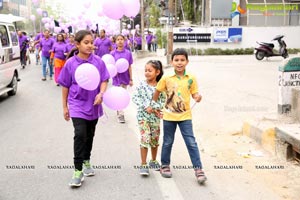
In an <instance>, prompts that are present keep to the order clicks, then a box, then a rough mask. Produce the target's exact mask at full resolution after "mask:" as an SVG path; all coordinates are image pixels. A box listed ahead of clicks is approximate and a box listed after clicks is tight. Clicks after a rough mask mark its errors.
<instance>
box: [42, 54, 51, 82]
mask: <svg viewBox="0 0 300 200" xmlns="http://www.w3.org/2000/svg"><path fill="white" fill-rule="evenodd" d="M47 62H48V66H49V73H50V74H49V75H50V77H52V75H53V67H52V64H51V63H50V56H49V57H45V56H42V67H43V77H45V78H46V67H47Z"/></svg>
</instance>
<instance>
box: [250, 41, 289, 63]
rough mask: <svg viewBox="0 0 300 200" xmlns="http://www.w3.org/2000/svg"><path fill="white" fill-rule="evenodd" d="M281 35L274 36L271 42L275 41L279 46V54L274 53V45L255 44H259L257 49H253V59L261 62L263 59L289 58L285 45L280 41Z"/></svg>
mask: <svg viewBox="0 0 300 200" xmlns="http://www.w3.org/2000/svg"><path fill="white" fill-rule="evenodd" d="M283 37H284V36H283V35H278V36H276V37H275V38H274V39H273V40H272V41H277V42H278V44H279V52H278V53H276V52H274V50H273V49H274V44H273V43H266V42H256V43H257V44H259V47H256V48H255V58H256V59H257V60H262V59H264V57H267V58H268V57H272V56H282V57H283V58H284V59H285V58H287V57H289V54H288V52H287V49H286V43H285V42H284V40H283V39H282V38H283Z"/></svg>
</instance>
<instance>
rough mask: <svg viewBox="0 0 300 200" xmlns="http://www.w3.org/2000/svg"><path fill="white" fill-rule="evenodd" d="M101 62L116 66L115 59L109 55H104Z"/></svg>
mask: <svg viewBox="0 0 300 200" xmlns="http://www.w3.org/2000/svg"><path fill="white" fill-rule="evenodd" d="M102 60H103V62H104V63H105V64H106V65H108V64H113V65H115V64H116V61H115V58H114V57H113V56H112V55H111V54H105V55H103V56H102Z"/></svg>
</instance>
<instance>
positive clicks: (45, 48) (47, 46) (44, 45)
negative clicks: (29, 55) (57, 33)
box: [40, 38, 54, 57]
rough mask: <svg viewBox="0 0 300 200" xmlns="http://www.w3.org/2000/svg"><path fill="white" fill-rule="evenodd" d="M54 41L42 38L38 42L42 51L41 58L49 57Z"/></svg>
mask: <svg viewBox="0 0 300 200" xmlns="http://www.w3.org/2000/svg"><path fill="white" fill-rule="evenodd" d="M53 45H54V40H53V39H51V38H48V39H46V38H42V39H41V42H40V48H41V49H42V56H44V57H50V53H49V51H50V50H52V47H53Z"/></svg>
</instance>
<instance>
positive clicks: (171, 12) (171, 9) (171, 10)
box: [167, 0, 174, 65]
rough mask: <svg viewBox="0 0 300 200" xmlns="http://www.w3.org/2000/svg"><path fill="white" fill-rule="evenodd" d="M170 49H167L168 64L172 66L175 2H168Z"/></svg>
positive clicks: (170, 0)
mask: <svg viewBox="0 0 300 200" xmlns="http://www.w3.org/2000/svg"><path fill="white" fill-rule="evenodd" d="M168 8H169V15H168V19H169V20H168V49H167V64H168V65H169V64H170V61H171V55H172V52H173V23H174V0H169V2H168Z"/></svg>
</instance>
